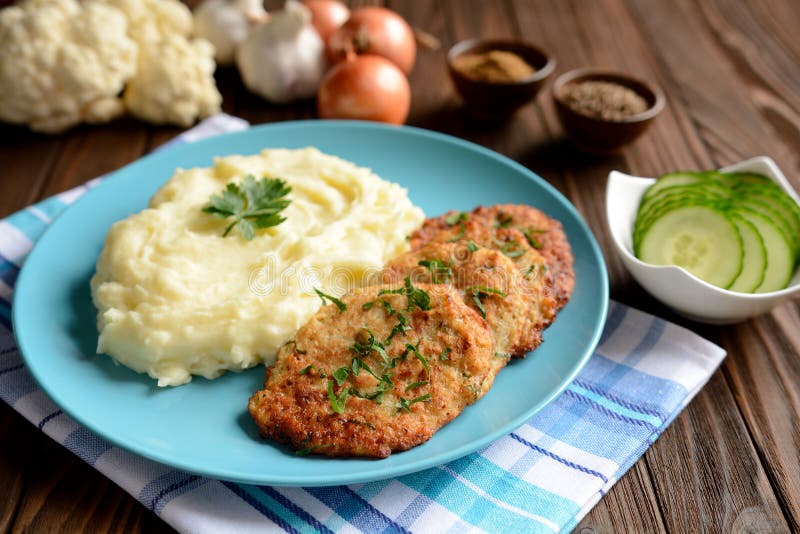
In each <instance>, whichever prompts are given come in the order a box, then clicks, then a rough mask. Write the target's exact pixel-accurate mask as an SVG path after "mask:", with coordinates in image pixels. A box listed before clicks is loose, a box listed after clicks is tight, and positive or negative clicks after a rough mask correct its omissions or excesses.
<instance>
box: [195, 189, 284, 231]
mask: <svg viewBox="0 0 800 534" xmlns="http://www.w3.org/2000/svg"><path fill="white" fill-rule="evenodd" d="M291 190H292V188H291V187H289V186H288V185H286V182H284V181H283V180H281V179H280V178H267V177H264V178H262V179H261V180H258V181H256V179H255V178H254V177H253V175H251V174H248V175H247V177H246V178H245V179H244V180H243V181H242V182H241V183H239V184H236V183H229V184H228V185H227V186H226V187H225V189H224V190H223V191H222V193H220V194H219V195H211V197H210V198H209V204H208V205H207V206H205V207H204V208H203V213H210V214H212V215H216V216H217V217H221V218H223V219H226V218H228V217H233V222H232V223H230V224H229V225H228V226H227V228H225V231H224V232H223V233H222V237H225V236H227V235H228V234H229V233H230V231H231V230H232V229H233V228H234V227H236V228H237V229H238V230H239V233H240V234H242V237H243V238H245V239H246V240H247V241H250V240H251V239H253V237H255V235H256V230H258V229H260V228H269V227H270V226H277V225H279V224H281V223H282V222H283V221H285V220H286V218H285V217H281V216H280V215H279V214H280V212H281V211H283V210H285V209H286V207H287V206H289V204H290V203H291V200H289V199H287V198H284V197H285V196H286V195H288V194H289V192H291Z"/></svg>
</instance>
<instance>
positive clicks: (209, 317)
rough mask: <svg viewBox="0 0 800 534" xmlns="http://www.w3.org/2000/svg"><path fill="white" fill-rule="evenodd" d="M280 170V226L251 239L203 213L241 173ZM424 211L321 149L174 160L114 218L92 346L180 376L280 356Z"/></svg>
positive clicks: (167, 377) (388, 254)
mask: <svg viewBox="0 0 800 534" xmlns="http://www.w3.org/2000/svg"><path fill="white" fill-rule="evenodd" d="M248 174H252V175H254V176H255V177H256V178H257V179H260V178H261V177H263V176H265V175H266V176H270V177H278V178H282V179H284V180H286V182H287V183H288V184H289V186H291V188H292V191H291V193H289V196H288V198H289V199H290V200H291V204H290V205H289V207H288V208H287V209H286V210H285V211H284V212H283V213H282V215H283V216H285V217H286V221H284V222H283V223H282V224H280V225H278V226H275V227H271V228H266V229H262V230H258V231H257V233H256V236H255V238H254V239H253V240H252V241H246V240H245V239H243V238H242V237H241V235H240V234H239V233H238V232H236V231H233V232H231V234H229V235H228V236H227V237H222V233H223V231H224V229H225V228H226V226H227V225H228V224H229V222H230V219H221V218H219V217H215V216H213V215H209V214H206V213H203V212H202V211H201V209H202V207H203V206H205V205H206V204H208V201H209V196H210V195H212V194H218V193H220V192H221V191H222V190H223V189H224V187H225V184H226V183H228V182H231V181H235V182H239V181H241V180H242V179H243V178H244V177H245V176H246V175H248ZM423 218H424V215H423V213H422V211H421V210H420V209H419V208H416V207H415V206H413V205H412V204H411V202H410V201H409V199H408V196H407V195H406V191H405V189H403V188H401V187H399V186H398V185H396V184H393V183H389V182H386V181H384V180H382V179H380V178H379V177H378V176H376V175H375V174H373V173H372V172H370V171H369V170H368V169H364V168H360V167H356V166H355V165H353V164H351V163H348V162H346V161H343V160H341V159H339V158H336V157H333V156H328V155H325V154H322V153H321V152H319V151H318V150H316V149H313V148H307V149H304V150H265V151H264V152H262V153H261V154H260V155H256V156H228V157H225V158H219V159H217V160H216V161H215V164H214V166H213V167H210V168H206V169H189V170H179V171H178V172H177V173H176V174H175V176H173V177H172V179H170V180H169V182H167V183H166V185H164V187H163V188H161V190H160V191H158V192H157V193H156V195H155V196H154V197H153V199H152V200H151V202H150V207H149V208H148V209H146V210H144V211H142V212H141V213H137V214H135V215H132V216H130V217H128V218H127V219H125V220H123V221H120V222H118V223H116V224H114V226H113V227H112V228H111V230H110V231H109V233H108V236H107V238H106V243H105V247H104V249H103V252H102V253H101V254H100V258H99V260H98V262H97V273H96V274H95V276H94V277H93V278H92V282H91V285H92V297H93V299H94V303H95V306H96V307H97V309H98V329H99V331H100V337H99V340H98V347H97V351H98V352H103V353H106V354H109V355H111V356H112V357H113V358H114V359H115V360H117V361H118V362H120V363H122V364H124V365H127V366H128V367H130V368H132V369H134V370H136V371H139V372H146V373H147V374H149V375H150V376H151V377H153V378H157V379H158V384H159V385H160V386H174V385H178V384H183V383H186V382H189V381H190V380H191V376H192V375H202V376H204V377H207V378H215V377H217V376H219V375H220V374H222V373H223V372H224V371H225V370H227V369H233V370H237V369H245V368H248V367H252V366H254V365H256V364H259V363H261V362H264V363H266V364H270V363H272V361H273V360H274V357H275V352H276V350H277V348H278V347H280V346H281V345H282V344H283V343H284V342H285V341H286V340H288V339H290V338H291V337H292V336H293V335H294V333H295V331H296V330H297V329H298V328H299V327H300V326H301V325H302V324H303V323H305V322H306V320H307V319H308V318H309V317H310V316H311V315H312V314H313V313H314V312H315V311H316V310H317V308H318V307H319V306H320V304H321V302H320V298H319V297H318V296H317V295H316V294H315V292H314V288H319V289H320V290H321V291H323V292H325V293H328V294H331V295H335V296H338V295H341V294H342V293H344V292H345V291H346V290H347V289H350V288H352V287H354V286H358V285H362V284H363V283H364V282H365V277H367V276H369V275H370V274H372V273H374V272H377V271H378V270H379V269H380V268H381V267H382V266H383V264H384V262H385V261H386V260H388V259H389V258H392V257H394V256H397V255H399V254H401V253H402V252H404V251H405V250H406V249H407V243H406V236H407V235H408V234H409V233H410V232H412V231H413V230H414V229H416V228H417V227H418V226H419V225H420V224H421V223H422V220H423Z"/></svg>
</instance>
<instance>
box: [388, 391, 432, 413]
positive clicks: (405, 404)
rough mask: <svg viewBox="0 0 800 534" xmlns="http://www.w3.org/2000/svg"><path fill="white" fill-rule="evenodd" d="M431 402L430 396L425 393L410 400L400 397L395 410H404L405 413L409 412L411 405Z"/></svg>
mask: <svg viewBox="0 0 800 534" xmlns="http://www.w3.org/2000/svg"><path fill="white" fill-rule="evenodd" d="M430 400H431V394H430V393H426V394H425V395H420V396H419V397H415V398H413V399H411V400H407V399H404V398H403V397H400V400H399V401H398V402H397V405H396V408H397V409H398V410H405V411H407V412H410V411H411V405H413V404H416V403H418V402H427V401H430Z"/></svg>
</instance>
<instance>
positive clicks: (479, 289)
mask: <svg viewBox="0 0 800 534" xmlns="http://www.w3.org/2000/svg"><path fill="white" fill-rule="evenodd" d="M464 293H466V294H467V295H471V296H472V302H474V303H475V307H476V308H478V311H479V312H480V313H481V316H482V317H483V318H484V319H486V308H484V307H483V301H482V299H485V298H486V297H488V296H489V294H490V293H494V294H495V295H500V296H501V297H503V298H506V297H507V296H508V295H506V293H505V292H504V291H500V290H499V289H495V288H493V287H485V286H470V287H468V288H466V289H464Z"/></svg>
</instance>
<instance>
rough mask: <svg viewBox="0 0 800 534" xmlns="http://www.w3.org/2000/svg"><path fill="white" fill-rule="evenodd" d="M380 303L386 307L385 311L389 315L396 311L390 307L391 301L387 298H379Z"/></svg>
mask: <svg viewBox="0 0 800 534" xmlns="http://www.w3.org/2000/svg"><path fill="white" fill-rule="evenodd" d="M380 303H381V304H382V305H383V307H384V308H386V313H387V314H388V315H389V317H391V316H392V315H394V314H395V313H397V310H395V309H394V308H393V307H392V303H391V302H389V301H388V300H386V299H381V300H380Z"/></svg>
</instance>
